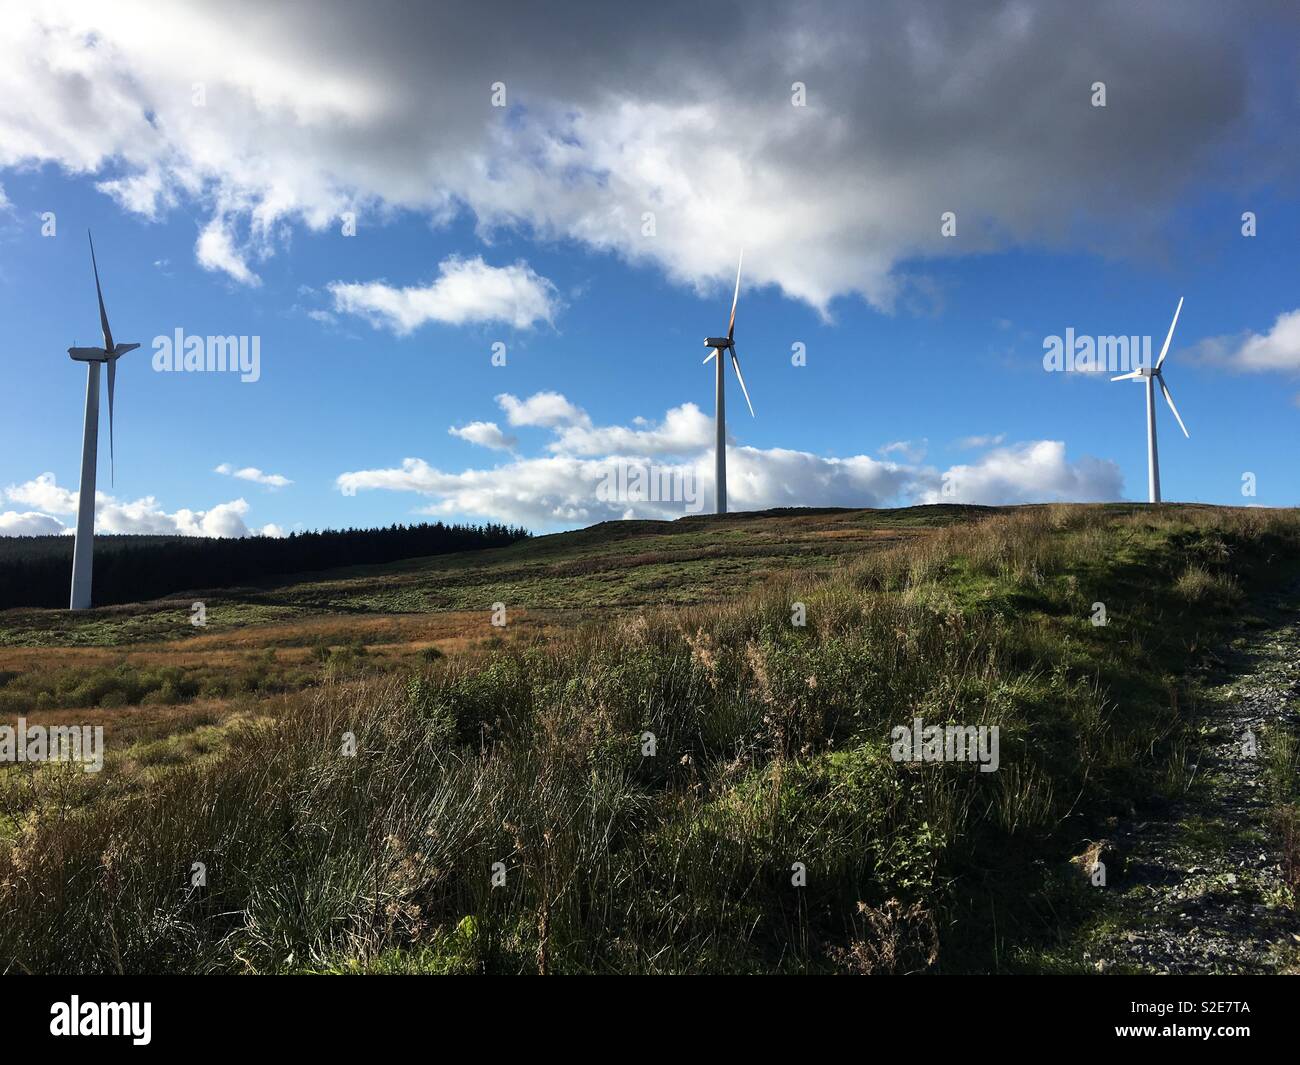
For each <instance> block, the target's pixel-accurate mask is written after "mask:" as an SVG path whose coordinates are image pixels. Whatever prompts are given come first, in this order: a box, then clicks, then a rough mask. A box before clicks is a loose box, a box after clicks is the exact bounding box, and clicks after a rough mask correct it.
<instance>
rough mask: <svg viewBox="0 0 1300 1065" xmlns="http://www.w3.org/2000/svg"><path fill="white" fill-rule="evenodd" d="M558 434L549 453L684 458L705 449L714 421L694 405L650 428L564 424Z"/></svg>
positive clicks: (679, 409) (677, 409) (686, 405)
mask: <svg viewBox="0 0 1300 1065" xmlns="http://www.w3.org/2000/svg"><path fill="white" fill-rule="evenodd" d="M536 398H537V397H536V396H534V397H533V399H536ZM529 402H531V400H530V401H529ZM583 417H584V418H585V417H586V415H585V414H584V415H583ZM557 433H558V435H557V438H556V439H555V440H554V441H553V442H552V443H551V444H550V445H549V446H550V450H552V451H554V452H556V453H558V454H566V455H610V454H615V455H684V454H688V453H690V452H693V451H699V450H700V449H701V448H703V447H707V446H708V445H709V444H710V443H711V442H712V441H713V435H714V434H713V419H712V418H710V417H709V416H708V415H706V414H704V413H703V412H702V411H701V410H700V408H699V407H697V406H696V405H695V404H694V403H683V404H682V405H681V406H680V407H673V408H672V409H671V410H669V411H668V413H667V414H665V415H664V420H663V421H662V422H660V423H659V424H658V425H654V426H651V427H649V428H644V427H638V428H635V429H630V428H627V427H626V426H622V425H609V426H591V425H566V426H563V427H562V428H560V429H559V430H558V431H557Z"/></svg>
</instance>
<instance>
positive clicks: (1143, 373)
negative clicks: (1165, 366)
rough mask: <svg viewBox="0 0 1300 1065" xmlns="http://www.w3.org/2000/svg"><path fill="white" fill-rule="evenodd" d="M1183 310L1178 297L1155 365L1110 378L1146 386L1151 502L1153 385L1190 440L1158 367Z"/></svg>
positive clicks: (1155, 488)
mask: <svg viewBox="0 0 1300 1065" xmlns="http://www.w3.org/2000/svg"><path fill="white" fill-rule="evenodd" d="M1182 310H1183V299H1182V297H1181V296H1180V297H1179V298H1178V307H1177V309H1176V310H1175V311H1174V320H1173V321H1172V322H1170V323H1169V332H1168V333H1167V334H1165V344H1164V347H1162V348H1161V349H1160V357H1159V358H1158V359H1156V364H1155V366H1142V367H1139V368H1138V369H1136V370H1134V371H1133V372H1132V373H1126V374H1120V375H1119V376H1118V377H1112V378H1111V380H1112V381H1140V380H1143V379H1145V380H1146V383H1147V495H1148V497H1149V499H1150V501H1151V502H1152V503H1159V502H1160V456H1159V453H1158V451H1157V449H1156V383H1157V382H1159V384H1160V391H1161V392H1163V393H1164V396H1165V402H1167V403H1168V404H1169V409H1170V410H1171V411H1173V412H1174V417H1175V418H1177V419H1178V428H1180V429H1181V430H1182V431H1183V436H1186V437H1190V436H1191V434H1190V433H1189V432H1188V431H1187V426H1185V425H1184V424H1183V419H1182V417H1181V416H1180V415H1179V413H1178V408H1177V407H1175V406H1174V397H1173V396H1171V395H1170V394H1169V386H1168V385H1166V384H1165V375H1164V374H1163V373H1162V372H1161V370H1160V366H1161V364H1162V363H1163V362H1164V361H1165V356H1166V355H1168V354H1169V342H1170V341H1171V340H1173V338H1174V326H1176V325H1177V324H1178V315H1179V314H1181V313H1182Z"/></svg>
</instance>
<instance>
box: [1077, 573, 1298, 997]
mask: <svg viewBox="0 0 1300 1065" xmlns="http://www.w3.org/2000/svg"><path fill="white" fill-rule="evenodd" d="M1295 601H1296V600H1295V599H1294V598H1292V599H1291V603H1292V604H1293V605H1294V603H1295ZM1244 642H1245V643H1246V645H1247V647H1248V649H1245V650H1239V651H1234V652H1233V653H1232V655H1231V656H1230V657H1229V659H1228V661H1227V663H1226V667H1227V677H1228V679H1227V680H1226V681H1225V682H1222V683H1219V684H1217V685H1214V686H1212V687H1211V688H1209V689H1208V690H1207V691H1206V692H1205V698H1204V701H1203V703H1202V707H1203V709H1204V712H1205V717H1204V719H1203V721H1202V722H1201V737H1202V740H1203V746H1202V747H1201V748H1200V749H1192V750H1190V751H1189V754H1188V763H1189V764H1188V772H1187V777H1188V781H1189V786H1187V787H1186V790H1185V792H1184V794H1183V797H1182V798H1181V799H1178V800H1177V801H1175V802H1173V803H1171V804H1169V805H1168V806H1167V807H1166V808H1164V809H1162V810H1159V811H1158V812H1157V813H1156V814H1155V815H1154V816H1152V814H1151V812H1150V811H1147V812H1146V813H1145V814H1140V815H1139V816H1137V817H1135V818H1133V819H1131V820H1130V821H1129V822H1128V823H1127V824H1121V825H1119V826H1117V828H1116V831H1115V832H1114V833H1113V836H1112V838H1111V839H1109V840H1106V841H1104V842H1102V843H1100V844H1099V845H1098V846H1096V847H1095V848H1094V850H1093V852H1092V853H1090V854H1089V855H1088V856H1087V857H1086V858H1084V859H1083V861H1084V862H1087V863H1088V864H1089V865H1090V864H1091V861H1093V860H1096V859H1097V858H1099V859H1100V860H1101V862H1102V864H1103V865H1105V866H1106V880H1107V885H1106V887H1105V888H1103V889H1102V890H1106V891H1114V892H1116V896H1115V902H1116V905H1115V916H1116V919H1115V920H1114V921H1108V922H1106V923H1105V925H1104V926H1103V927H1100V928H1098V929H1097V930H1096V931H1095V933H1094V934H1093V936H1092V937H1091V941H1090V943H1089V946H1088V951H1087V953H1086V954H1085V960H1087V962H1088V963H1089V964H1090V965H1092V966H1093V967H1095V968H1096V969H1097V970H1099V971H1102V972H1105V971H1108V970H1109V971H1128V972H1134V971H1137V972H1153V973H1180V974H1181V973H1187V974H1194V973H1280V972H1300V909H1298V908H1297V907H1296V905H1295V904H1294V901H1293V898H1292V893H1291V891H1290V889H1289V888H1288V886H1287V883H1286V880H1285V878H1284V870H1283V864H1284V863H1283V858H1282V853H1281V851H1282V847H1281V843H1280V837H1279V834H1278V832H1277V829H1276V827H1275V811H1276V809H1277V806H1278V803H1279V798H1278V793H1277V784H1276V778H1277V774H1276V773H1274V774H1272V775H1270V773H1269V770H1268V768H1267V761H1268V760H1267V757H1266V752H1267V750H1268V744H1269V737H1270V736H1272V737H1276V736H1278V735H1281V734H1284V733H1286V732H1289V733H1290V734H1292V735H1295V734H1296V733H1297V732H1300V621H1297V620H1295V614H1294V613H1292V614H1291V620H1290V621H1289V622H1288V623H1285V624H1283V625H1281V626H1280V627H1278V628H1275V629H1272V630H1266V631H1264V632H1260V633H1258V634H1257V635H1253V636H1252V637H1251V638H1249V640H1247V641H1244ZM1252 746H1253V748H1254V750H1255V753H1252ZM1144 817H1145V818H1146V819H1144ZM1076 861H1079V860H1078V859H1076Z"/></svg>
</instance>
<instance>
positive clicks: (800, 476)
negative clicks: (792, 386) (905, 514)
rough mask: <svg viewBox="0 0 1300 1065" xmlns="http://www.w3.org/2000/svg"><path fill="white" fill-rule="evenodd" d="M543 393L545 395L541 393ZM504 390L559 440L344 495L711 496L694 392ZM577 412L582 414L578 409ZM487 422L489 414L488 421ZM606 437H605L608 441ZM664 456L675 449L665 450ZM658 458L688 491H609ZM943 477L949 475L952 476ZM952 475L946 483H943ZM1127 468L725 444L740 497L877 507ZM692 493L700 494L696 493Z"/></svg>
mask: <svg viewBox="0 0 1300 1065" xmlns="http://www.w3.org/2000/svg"><path fill="white" fill-rule="evenodd" d="M539 396H541V397H543V398H540V399H539ZM539 396H532V397H529V399H527V400H523V401H521V400H519V399H517V398H516V397H514V396H509V395H503V396H499V397H498V402H500V403H501V405H502V407H503V408H505V409H507V410H509V411H516V412H519V413H520V416H521V417H522V418H524V419H525V422H524V424H535V423H534V422H533V421H531V420H528V419H545V421H546V422H548V423H549V426H550V429H551V433H552V440H551V441H550V443H549V444H548V445H547V449H548V451H550V452H551V454H549V455H547V456H545V457H524V456H520V457H517V458H515V459H514V460H513V461H511V462H508V463H506V464H504V465H501V466H496V467H493V468H490V469H466V470H462V471H460V472H449V471H444V470H440V469H437V468H436V467H433V466H431V465H429V463H428V462H426V461H425V460H424V459H420V458H407V459H404V460H403V461H402V463H401V465H400V466H397V467H390V468H382V469H371V470H355V471H350V472H347V473H343V474H340V475H339V477H338V479H337V484H338V487H339V489H340V490H341V491H342V492H343V493H344V494H345V495H353V494H355V493H356V492H358V491H366V490H377V489H382V490H386V491H392V492H410V493H414V494H417V495H420V496H423V497H426V498H428V499H429V501H430V502H429V503H428V504H427V505H425V506H424V507H422V508H421V513H427V514H435V515H439V516H448V515H473V516H476V517H482V518H491V519H495V520H498V521H508V522H517V523H521V524H524V525H528V526H531V527H533V528H554V527H563V526H573V525H585V524H590V523H592V522H596V521H604V520H611V519H617V518H623V517H649V518H674V517H680V516H682V515H683V514H684V513H692V512H698V511H699V510H707V509H710V508H711V506H712V500H713V494H714V488H713V483H714V482H713V452H712V441H713V433H712V421H711V419H708V418H706V417H704V416H703V415H701V414H700V412H699V411H698V410H697V409H696V408H695V407H694V406H693V405H692V404H684V405H683V406H681V407H677V408H674V409H673V410H670V411H668V412H667V414H666V415H665V417H664V419H663V421H662V422H660V423H659V424H658V425H653V424H650V423H647V422H645V421H644V420H642V419H637V424H635V426H634V427H624V426H605V427H592V426H591V425H590V419H589V418H588V417H587V415H586V414H585V413H584V412H583V411H582V410H581V409H580V408H579V407H577V406H575V405H574V404H572V403H570V402H569V400H568V399H567V398H565V397H564V396H563V395H561V394H559V393H556V392H552V393H543V394H539ZM575 420H576V421H578V422H581V423H582V424H580V425H574V424H573V423H574V421H575ZM487 424H491V423H487ZM599 445H605V446H607V448H608V450H605V449H603V448H602V447H601V446H599ZM660 456H668V457H669V458H670V460H671V461H667V462H665V461H662V460H661V458H660ZM651 469H652V470H653V471H654V475H655V476H656V477H660V478H667V479H668V481H665V482H664V483H668V482H669V481H672V480H673V479H675V480H676V483H677V484H678V485H679V486H680V488H681V489H682V491H679V493H678V494H677V495H676V496H675V497H673V498H668V497H667V496H664V497H653V496H650V497H647V496H641V497H637V498H629V497H627V496H622V497H620V496H618V495H614V496H610V494H609V493H608V492H607V489H608V487H609V486H610V484H611V482H615V481H616V478H617V471H619V470H623V471H625V472H624V474H623V482H622V483H624V484H626V483H628V478H629V472H628V471H645V470H651ZM945 478H946V480H945ZM945 483H947V484H949V485H950V488H949V490H948V491H947V492H945ZM1122 487H1123V485H1122V479H1121V477H1120V473H1119V470H1118V468H1117V467H1116V466H1115V464H1114V463H1111V462H1104V461H1101V460H1098V459H1094V458H1087V457H1085V458H1082V459H1080V460H1078V461H1076V462H1070V461H1069V460H1068V459H1067V458H1066V454H1065V445H1064V444H1062V443H1060V442H1059V441H1050V440H1046V441H1034V442H1029V443H1024V444H1017V445H1015V446H1013V447H1009V448H1004V449H1001V450H997V451H993V452H990V453H989V454H988V455H985V456H983V457H982V458H981V460H980V461H979V462H978V463H975V464H973V465H962V466H954V467H953V468H952V469H951V470H949V471H946V472H944V473H941V472H940V471H939V470H937V469H935V468H934V467H930V466H919V465H914V464H912V465H909V464H903V463H897V462H891V461H881V460H878V459H874V458H871V457H870V456H867V455H852V456H848V457H845V458H836V457H827V456H822V455H814V454H811V453H809V452H806V451H794V450H790V449H787V448H768V449H760V448H753V447H744V446H733V447H730V448H729V449H728V452H727V493H728V500H729V503H730V505H731V506H732V508H734V509H737V510H760V509H767V508H771V507H794V506H842V507H880V506H893V505H902V504H906V503H913V502H979V503H1017V502H1040V501H1042V502H1046V501H1053V500H1062V499H1076V500H1081V501H1085V500H1098V499H1118V498H1120V494H1121V490H1122ZM692 503H693V504H694V505H693V506H692V505H691V504H692Z"/></svg>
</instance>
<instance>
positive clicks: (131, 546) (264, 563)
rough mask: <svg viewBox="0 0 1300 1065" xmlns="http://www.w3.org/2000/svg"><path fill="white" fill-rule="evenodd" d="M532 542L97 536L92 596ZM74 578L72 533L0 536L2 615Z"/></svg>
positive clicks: (141, 594) (329, 534)
mask: <svg viewBox="0 0 1300 1065" xmlns="http://www.w3.org/2000/svg"><path fill="white" fill-rule="evenodd" d="M529 535H530V533H529V532H528V531H527V530H526V529H522V528H511V527H510V526H507V525H497V524H494V523H487V524H483V525H447V524H444V523H443V522H433V523H428V522H424V523H421V524H419V525H391V526H389V527H388V528H386V529H327V530H323V531H321V532H298V533H293V534H291V535H289V536H285V537H269V536H250V537H245V538H239V539H235V538H229V539H206V538H197V537H175V536H97V537H96V538H95V574H94V599H95V605H96V606H109V605H111V604H114V603H136V602H140V601H142V600H146V599H157V598H159V597H161V596H165V595H172V594H174V593H176V592H184V591H190V590H197V589H200V588H230V587H235V586H238V585H243V584H256V583H258V582H259V581H263V580H267V579H269V578H272V577H283V576H287V575H289V574H294V573H311V572H315V571H318V570H326V569H334V568H336V567H339V566H359V565H365V564H367V563H378V562H396V561H398V560H399V559H404V558H419V557H421V556H424V555H444V554H448V553H449V552H452V551H473V550H478V549H481V548H485V547H504V546H506V545H507V544H512V543H514V542H515V541H516V540H520V539H523V538H525V537H527V536H529ZM71 579H72V537H71V536H23V537H0V609H5V608H8V607H18V606H24V607H33V606H38V607H65V606H67V605H68V592H69V585H70V583H71Z"/></svg>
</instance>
